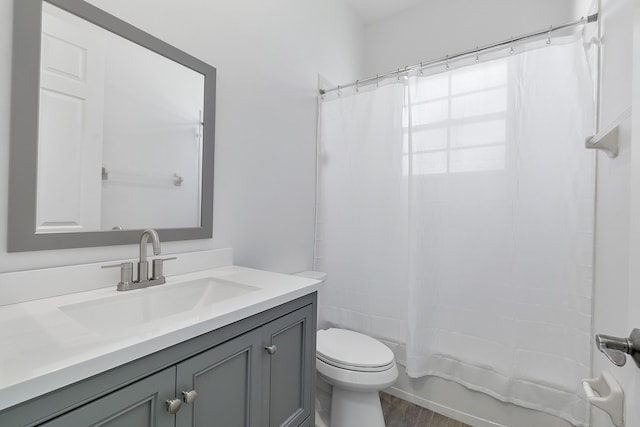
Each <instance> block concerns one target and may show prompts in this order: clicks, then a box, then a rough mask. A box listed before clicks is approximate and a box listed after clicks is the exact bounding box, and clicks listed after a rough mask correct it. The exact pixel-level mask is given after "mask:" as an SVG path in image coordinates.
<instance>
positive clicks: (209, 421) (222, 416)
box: [176, 330, 261, 427]
mask: <svg viewBox="0 0 640 427" xmlns="http://www.w3.org/2000/svg"><path fill="white" fill-rule="evenodd" d="M260 340H261V335H260V333H259V330H256V331H253V332H249V333H247V334H244V335H242V336H240V337H238V338H235V339H233V340H231V341H227V342H225V343H223V344H220V345H218V346H217V347H215V348H213V349H211V350H208V351H206V352H204V353H202V354H200V355H198V356H195V357H192V358H191V359H189V360H187V361H185V362H182V363H180V364H179V365H178V370H177V393H178V394H181V393H182V392H183V391H189V390H195V391H196V392H197V393H198V398H197V399H196V401H195V402H194V403H193V404H191V405H185V407H184V408H183V409H181V410H180V412H179V413H178V414H177V417H176V425H178V426H197V427H204V426H213V425H219V426H229V427H231V426H233V427H253V426H256V427H257V426H259V425H260V419H259V417H260V412H259V410H260V396H259V392H260V387H259V381H260V376H259V375H258V374H257V373H258V372H259V369H260V357H261V354H260V352H259V347H258V344H259V343H260Z"/></svg>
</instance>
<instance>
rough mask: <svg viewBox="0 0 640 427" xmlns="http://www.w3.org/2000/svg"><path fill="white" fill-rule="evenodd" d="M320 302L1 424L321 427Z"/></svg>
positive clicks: (306, 301) (3, 418) (69, 392)
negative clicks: (191, 396) (317, 407)
mask: <svg viewBox="0 0 640 427" xmlns="http://www.w3.org/2000/svg"><path fill="white" fill-rule="evenodd" d="M315 302H316V296H315V293H314V294H310V295H307V296H304V297H301V298H298V299H297V300H294V301H290V302H288V303H285V304H282V305H280V306H277V307H275V308H273V309H270V310H267V311H265V312H262V313H259V314H257V315H255V316H251V317H249V318H247V319H244V320H241V321H239V322H236V323H233V324H231V325H229V326H226V327H223V328H221V329H217V330H215V331H211V332H209V333H207V334H205V335H202V336H199V337H196V338H193V339H191V340H189V341H186V342H184V343H181V344H177V345H175V346H172V347H169V348H167V349H165V350H162V351H160V352H158V353H154V354H152V355H150V356H147V357H145V358H142V359H139V360H136V361H133V362H130V363H128V364H126V365H123V366H121V367H118V368H115V369H114V370H112V371H108V372H105V373H103V374H99V375H97V376H95V377H91V378H89V379H87V380H85V381H82V382H80V383H77V384H74V385H71V386H68V387H65V388H63V389H61V390H59V391H54V392H52V393H49V394H47V395H45V396H42V397H40V398H36V399H33V400H31V401H29V402H25V403H23V404H21V405H17V406H16V407H13V408H9V409H8V410H5V411H2V412H0V426H5V425H6V426H12V427H13V426H16V427H17V426H30V427H31V426H46V427H71V426H73V427H83V426H104V427H133V426H136V427H138V426H140V427H143V426H148V427H187V426H195V427H205V426H207V427H209V426H221V427H267V426H268V427H272V426H286V427H294V426H305V427H306V426H311V425H313V416H312V415H313V413H314V406H313V402H314V399H312V396H313V391H314V389H315V325H316V317H315V310H316V307H315ZM191 391H195V392H196V393H197V397H196V398H195V400H193V401H191V402H189V403H186V402H185V399H184V396H183V392H185V393H188V392H191ZM174 399H182V403H181V406H180V409H179V410H178V411H177V412H176V413H175V415H173V414H171V413H169V412H168V410H167V401H168V400H174Z"/></svg>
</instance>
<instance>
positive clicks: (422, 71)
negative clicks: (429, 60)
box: [420, 61, 424, 76]
mask: <svg viewBox="0 0 640 427" xmlns="http://www.w3.org/2000/svg"><path fill="white" fill-rule="evenodd" d="M420 75H421V76H424V68H422V61H420Z"/></svg>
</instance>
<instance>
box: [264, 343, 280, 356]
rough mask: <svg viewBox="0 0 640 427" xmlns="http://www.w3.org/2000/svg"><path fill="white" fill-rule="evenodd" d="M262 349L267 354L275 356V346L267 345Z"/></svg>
mask: <svg viewBox="0 0 640 427" xmlns="http://www.w3.org/2000/svg"><path fill="white" fill-rule="evenodd" d="M264 349H265V350H267V353H269V354H276V351H278V347H276V346H275V345H269V346H267V347H265V348H264Z"/></svg>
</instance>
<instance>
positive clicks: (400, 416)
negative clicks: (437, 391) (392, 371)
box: [380, 393, 470, 427]
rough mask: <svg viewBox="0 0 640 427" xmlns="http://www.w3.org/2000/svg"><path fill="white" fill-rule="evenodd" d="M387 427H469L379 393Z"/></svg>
mask: <svg viewBox="0 0 640 427" xmlns="http://www.w3.org/2000/svg"><path fill="white" fill-rule="evenodd" d="M380 401H381V402H382V413H383V415H384V423H385V425H386V426H387V427H470V426H469V425H467V424H464V423H461V422H459V421H455V420H452V419H451V418H447V417H445V416H443V415H440V414H437V413H435V412H432V411H430V410H428V409H425V408H422V407H420V406H417V405H414V404H413V403H409V402H407V401H406V400H402V399H400V398H397V397H395V396H391V395H390V394H387V393H380Z"/></svg>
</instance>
